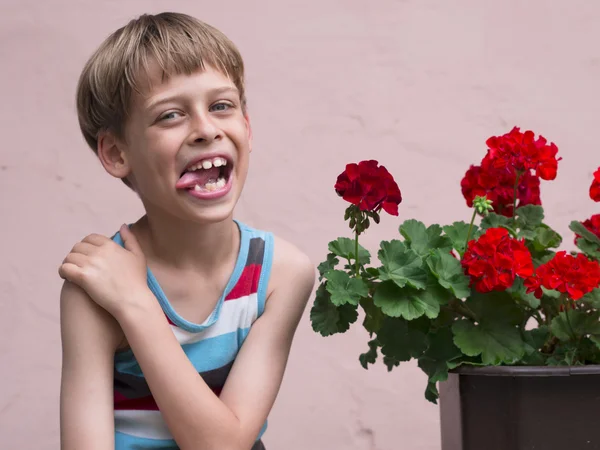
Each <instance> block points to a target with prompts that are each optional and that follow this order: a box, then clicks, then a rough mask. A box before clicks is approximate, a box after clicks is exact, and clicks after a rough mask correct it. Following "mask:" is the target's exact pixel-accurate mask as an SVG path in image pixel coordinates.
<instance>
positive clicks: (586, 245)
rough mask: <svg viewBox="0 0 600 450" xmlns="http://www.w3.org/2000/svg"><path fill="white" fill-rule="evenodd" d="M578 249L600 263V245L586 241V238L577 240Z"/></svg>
mask: <svg viewBox="0 0 600 450" xmlns="http://www.w3.org/2000/svg"><path fill="white" fill-rule="evenodd" d="M576 244H577V247H578V248H579V249H580V250H581V251H582V252H583V253H585V255H586V256H587V257H588V258H591V259H595V260H597V261H600V245H596V244H594V243H593V242H590V241H588V240H586V239H585V238H579V239H577V242H576Z"/></svg>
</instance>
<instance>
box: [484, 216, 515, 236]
mask: <svg viewBox="0 0 600 450" xmlns="http://www.w3.org/2000/svg"><path fill="white" fill-rule="evenodd" d="M511 225H512V221H511V220H510V219H509V218H508V217H505V216H502V215H500V214H496V213H490V214H488V215H487V216H485V217H484V218H483V219H482V220H481V224H480V226H481V228H483V229H484V230H487V229H488V228H507V229H510V230H513V229H512V226H511ZM513 233H514V230H513Z"/></svg>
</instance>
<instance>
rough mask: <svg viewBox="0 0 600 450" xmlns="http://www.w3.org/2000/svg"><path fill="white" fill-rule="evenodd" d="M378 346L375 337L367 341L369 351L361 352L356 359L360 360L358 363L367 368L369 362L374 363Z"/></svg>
mask: <svg viewBox="0 0 600 450" xmlns="http://www.w3.org/2000/svg"><path fill="white" fill-rule="evenodd" d="M378 347H379V342H378V341H377V339H373V340H372V341H369V351H367V352H366V353H362V354H361V355H360V356H359V357H358V360H359V361H360V365H361V366H363V367H364V368H365V369H368V368H369V364H375V362H376V361H377V348H378Z"/></svg>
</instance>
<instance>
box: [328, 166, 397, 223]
mask: <svg viewBox="0 0 600 450" xmlns="http://www.w3.org/2000/svg"><path fill="white" fill-rule="evenodd" d="M335 191H336V192H337V193H338V195H339V196H340V197H342V198H343V199H344V200H346V201H347V202H350V203H352V204H353V205H356V206H358V207H359V208H360V210H362V211H374V212H379V210H381V209H383V210H384V211H385V212H387V213H388V214H391V215H393V216H397V215H398V205H399V204H400V202H401V201H402V195H401V194H400V189H399V188H398V185H397V184H396V182H395V181H394V178H393V177H392V175H391V174H390V173H389V172H388V171H387V169H386V168H385V167H383V166H379V163H378V162H377V161H374V160H370V161H361V162H360V163H358V164H348V165H347V166H346V170H345V171H344V172H342V173H341V174H340V175H339V176H338V178H337V182H336V183H335Z"/></svg>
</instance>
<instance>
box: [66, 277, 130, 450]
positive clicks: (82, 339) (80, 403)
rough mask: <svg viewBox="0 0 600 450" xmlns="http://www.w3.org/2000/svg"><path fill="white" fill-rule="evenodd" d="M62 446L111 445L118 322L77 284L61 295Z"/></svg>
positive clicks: (100, 449) (90, 449)
mask: <svg viewBox="0 0 600 450" xmlns="http://www.w3.org/2000/svg"><path fill="white" fill-rule="evenodd" d="M60 322H61V337H62V351H63V360H62V379H61V392H60V432H61V449H62V450H80V449H86V450H96V449H97V450H110V449H114V442H115V436H114V410H113V385H112V382H113V364H114V363H113V357H114V353H115V350H116V348H117V346H118V344H119V334H121V336H122V332H121V331H120V328H119V325H118V323H117V322H116V321H115V319H114V318H113V317H112V316H111V315H110V314H108V313H107V312H106V311H105V310H103V309H102V308H101V307H99V306H98V305H96V303H94V301H92V299H90V298H89V297H88V295H87V294H86V293H85V291H83V290H82V289H81V288H79V287H78V286H76V285H74V284H71V283H69V282H65V284H64V285H63V288H62V292H61V296H60Z"/></svg>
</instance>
